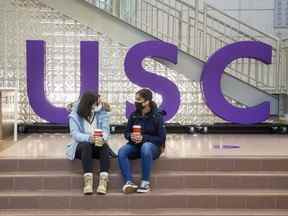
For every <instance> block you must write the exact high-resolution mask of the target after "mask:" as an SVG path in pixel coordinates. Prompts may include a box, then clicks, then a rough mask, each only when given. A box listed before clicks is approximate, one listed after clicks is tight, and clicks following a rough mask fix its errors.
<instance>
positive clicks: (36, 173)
mask: <svg viewBox="0 0 288 216" xmlns="http://www.w3.org/2000/svg"><path fill="white" fill-rule="evenodd" d="M79 175H82V173H81V172H76V171H74V172H73V171H69V170H68V171H22V172H21V171H20V172H19V171H5V172H4V171H3V172H1V171H0V178H1V177H11V176H12V177H17V176H21V177H23V176H43V177H45V176H47V177H51V176H54V177H59V176H60V177H61V176H79ZM95 175H97V174H96V173H95ZM110 175H111V176H117V175H120V173H119V171H118V172H112V173H110ZM134 175H136V176H138V175H139V173H134ZM167 175H168V176H170V175H171V176H235V175H237V176H287V177H288V171H157V172H154V173H153V176H167Z"/></svg>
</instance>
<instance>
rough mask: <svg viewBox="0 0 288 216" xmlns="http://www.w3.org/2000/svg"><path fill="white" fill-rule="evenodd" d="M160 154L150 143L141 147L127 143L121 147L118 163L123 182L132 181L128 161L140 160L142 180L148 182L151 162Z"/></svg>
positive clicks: (158, 148)
mask: <svg viewBox="0 0 288 216" xmlns="http://www.w3.org/2000/svg"><path fill="white" fill-rule="evenodd" d="M160 154H161V150H160V147H159V146H157V145H154V144H153V143H150V142H145V143H143V144H142V145H135V144H131V143H128V144H126V145H123V146H122V147H121V148H120V149H119V152H118V163H119V166H120V169H121V173H122V176H123V178H124V181H125V182H127V181H132V174H131V168H130V162H129V159H137V158H141V168H142V169H141V170H142V180H145V181H149V180H150V174H151V169H152V165H153V161H154V160H156V159H157V158H158V157H159V156H160Z"/></svg>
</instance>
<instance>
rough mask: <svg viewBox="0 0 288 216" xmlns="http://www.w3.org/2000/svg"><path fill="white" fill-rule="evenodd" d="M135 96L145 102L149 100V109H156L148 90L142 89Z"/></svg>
mask: <svg viewBox="0 0 288 216" xmlns="http://www.w3.org/2000/svg"><path fill="white" fill-rule="evenodd" d="M136 95H139V96H140V97H141V98H143V99H145V101H147V100H149V101H150V104H149V106H150V108H151V109H155V108H157V104H156V103H155V102H154V101H153V93H152V91H151V90H150V89H147V88H144V89H140V90H139V91H137V92H136Z"/></svg>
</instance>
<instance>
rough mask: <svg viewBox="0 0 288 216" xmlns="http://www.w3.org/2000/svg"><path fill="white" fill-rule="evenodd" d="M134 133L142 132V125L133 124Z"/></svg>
mask: <svg viewBox="0 0 288 216" xmlns="http://www.w3.org/2000/svg"><path fill="white" fill-rule="evenodd" d="M132 131H133V133H136V134H141V125H133V129H132Z"/></svg>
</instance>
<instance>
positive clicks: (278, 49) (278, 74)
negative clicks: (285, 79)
mask: <svg viewBox="0 0 288 216" xmlns="http://www.w3.org/2000/svg"><path fill="white" fill-rule="evenodd" d="M276 46H277V47H276V74H275V82H276V86H275V87H276V92H277V93H281V90H282V80H281V79H282V74H281V71H282V70H281V59H280V58H281V40H280V39H278V40H277V45H276Z"/></svg>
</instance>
